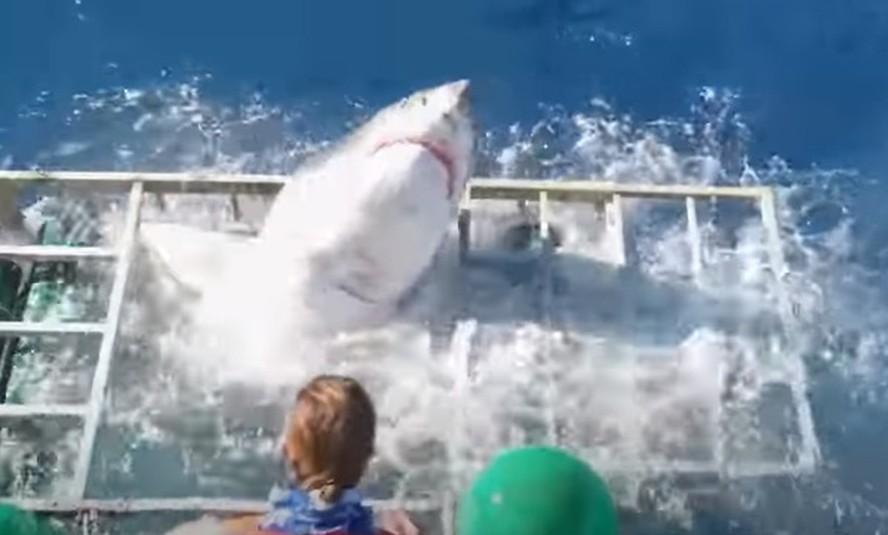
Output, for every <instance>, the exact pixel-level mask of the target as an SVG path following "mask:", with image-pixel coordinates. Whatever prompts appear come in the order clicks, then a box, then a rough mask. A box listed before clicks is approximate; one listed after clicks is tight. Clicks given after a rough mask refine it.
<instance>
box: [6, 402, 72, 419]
mask: <svg viewBox="0 0 888 535" xmlns="http://www.w3.org/2000/svg"><path fill="white" fill-rule="evenodd" d="M85 414H86V405H73V404H72V405H36V404H35V405H15V404H11V403H4V404H2V405H0V418H35V417H40V416H53V417H57V416H74V417H78V418H82V417H83V416H84V415H85Z"/></svg>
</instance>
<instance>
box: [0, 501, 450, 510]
mask: <svg viewBox="0 0 888 535" xmlns="http://www.w3.org/2000/svg"><path fill="white" fill-rule="evenodd" d="M0 503H8V504H12V505H16V506H18V507H22V508H24V509H28V510H31V511H41V512H47V513H77V512H80V511H96V512H101V513H149V512H157V511H164V512H167V511H204V512H216V513H263V512H265V511H267V510H268V502H266V501H258V500H234V499H229V498H201V497H183V498H159V499H158V498H144V499H134V500H73V499H66V500H53V499H41V498H23V499H15V500H11V499H2V498H0ZM367 503H368V505H370V506H371V507H374V508H380V509H384V508H396V507H397V508H403V509H407V510H410V511H435V510H437V509H440V508H441V506H442V503H443V501H439V500H368V501H367Z"/></svg>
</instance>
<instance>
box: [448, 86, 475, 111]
mask: <svg viewBox="0 0 888 535" xmlns="http://www.w3.org/2000/svg"><path fill="white" fill-rule="evenodd" d="M470 86H471V84H470V83H469V81H468V80H457V81H456V82H451V83H450V84H448V87H447V89H448V91H450V93H451V94H452V95H453V96H454V98H456V102H457V108H458V109H460V110H463V111H467V110H468V109H469V105H470V103H471V93H470V91H469V87H470Z"/></svg>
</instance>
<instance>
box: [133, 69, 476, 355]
mask: <svg viewBox="0 0 888 535" xmlns="http://www.w3.org/2000/svg"><path fill="white" fill-rule="evenodd" d="M469 85H470V84H469V82H468V81H467V80H459V81H454V82H451V83H447V84H444V85H440V86H437V87H433V88H429V89H424V90H421V91H417V92H415V93H413V94H411V95H410V96H408V97H406V98H403V99H402V100H400V101H398V102H395V103H393V104H391V105H389V106H387V107H385V108H384V109H382V110H380V111H379V112H377V113H376V114H375V115H374V116H373V117H372V118H371V119H370V120H369V121H367V122H366V123H364V124H363V125H362V126H361V127H359V128H358V129H357V130H356V131H354V132H353V133H351V134H350V135H348V136H347V137H346V138H345V139H344V140H342V141H341V142H340V143H338V144H337V145H336V146H334V147H333V148H332V149H330V150H328V151H327V152H326V153H325V154H323V155H321V156H319V157H318V158H315V159H314V160H313V161H310V162H307V163H306V164H305V165H304V166H303V167H301V168H300V169H299V170H298V171H297V172H296V173H295V175H294V176H293V177H292V179H291V180H288V181H287V182H286V183H285V184H284V185H283V186H282V188H281V190H280V191H279V192H278V193H277V196H276V197H275V199H274V201H273V202H272V204H271V207H270V208H269V211H268V214H267V216H266V217H265V220H264V223H263V224H262V227H261V230H260V231H259V232H258V234H257V235H256V236H254V237H251V236H243V235H236V234H228V233H221V232H214V231H205V230H201V229H198V228H196V227H190V226H187V225H182V224H170V223H147V222H146V223H143V224H142V225H141V230H140V237H141V242H142V243H143V244H144V245H145V246H146V247H147V249H148V250H149V251H150V253H151V254H152V256H153V257H154V258H156V259H159V260H160V261H161V265H162V266H164V268H165V269H166V271H167V272H168V274H169V275H171V276H172V277H173V278H174V279H176V280H177V281H178V282H179V283H181V284H182V285H183V286H185V287H186V288H187V289H188V290H190V291H191V292H192V293H193V294H195V295H196V296H198V301H197V304H196V307H195V308H194V310H193V314H192V318H193V325H194V327H195V331H196V332H198V333H200V334H201V336H202V344H203V347H205V348H206V349H207V350H217V351H221V352H227V353H233V354H240V358H244V359H250V360H252V359H259V360H264V359H265V355H268V356H281V354H282V353H286V352H288V351H290V352H292V351H296V348H298V347H300V344H301V343H302V341H303V340H304V339H305V337H311V336H318V335H321V336H327V335H333V334H336V333H340V332H344V331H349V330H354V329H360V328H365V327H373V326H377V325H379V324H380V323H381V322H384V321H386V320H387V319H388V318H390V317H391V315H392V313H393V312H394V311H395V310H396V307H397V305H398V303H399V301H400V300H401V299H402V298H403V297H404V295H405V293H406V292H408V290H410V289H411V288H412V287H413V286H414V285H415V284H416V282H417V280H418V279H419V277H420V276H421V275H422V274H423V273H424V272H425V271H426V270H427V268H428V267H429V266H430V264H431V263H432V261H433V258H434V256H435V254H436V252H437V250H438V249H439V246H440V245H441V243H442V241H443V239H444V238H445V235H446V234H447V232H448V229H449V228H450V227H451V226H452V224H453V223H454V221H455V216H456V214H457V212H458V209H459V203H460V199H461V197H462V196H463V192H464V190H465V187H466V184H467V182H468V178H469V174H470V172H471V168H472V162H473V150H474V143H475V133H474V121H473V117H472V109H471V103H470V97H469Z"/></svg>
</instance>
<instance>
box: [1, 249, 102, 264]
mask: <svg viewBox="0 0 888 535" xmlns="http://www.w3.org/2000/svg"><path fill="white" fill-rule="evenodd" d="M115 255H116V253H115V251H114V250H113V249H108V248H105V247H68V246H66V245H18V246H16V245H0V258H7V259H9V260H39V261H43V262H45V261H52V260H56V261H66V260H84V259H90V258H95V259H112V258H114V256H115Z"/></svg>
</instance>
